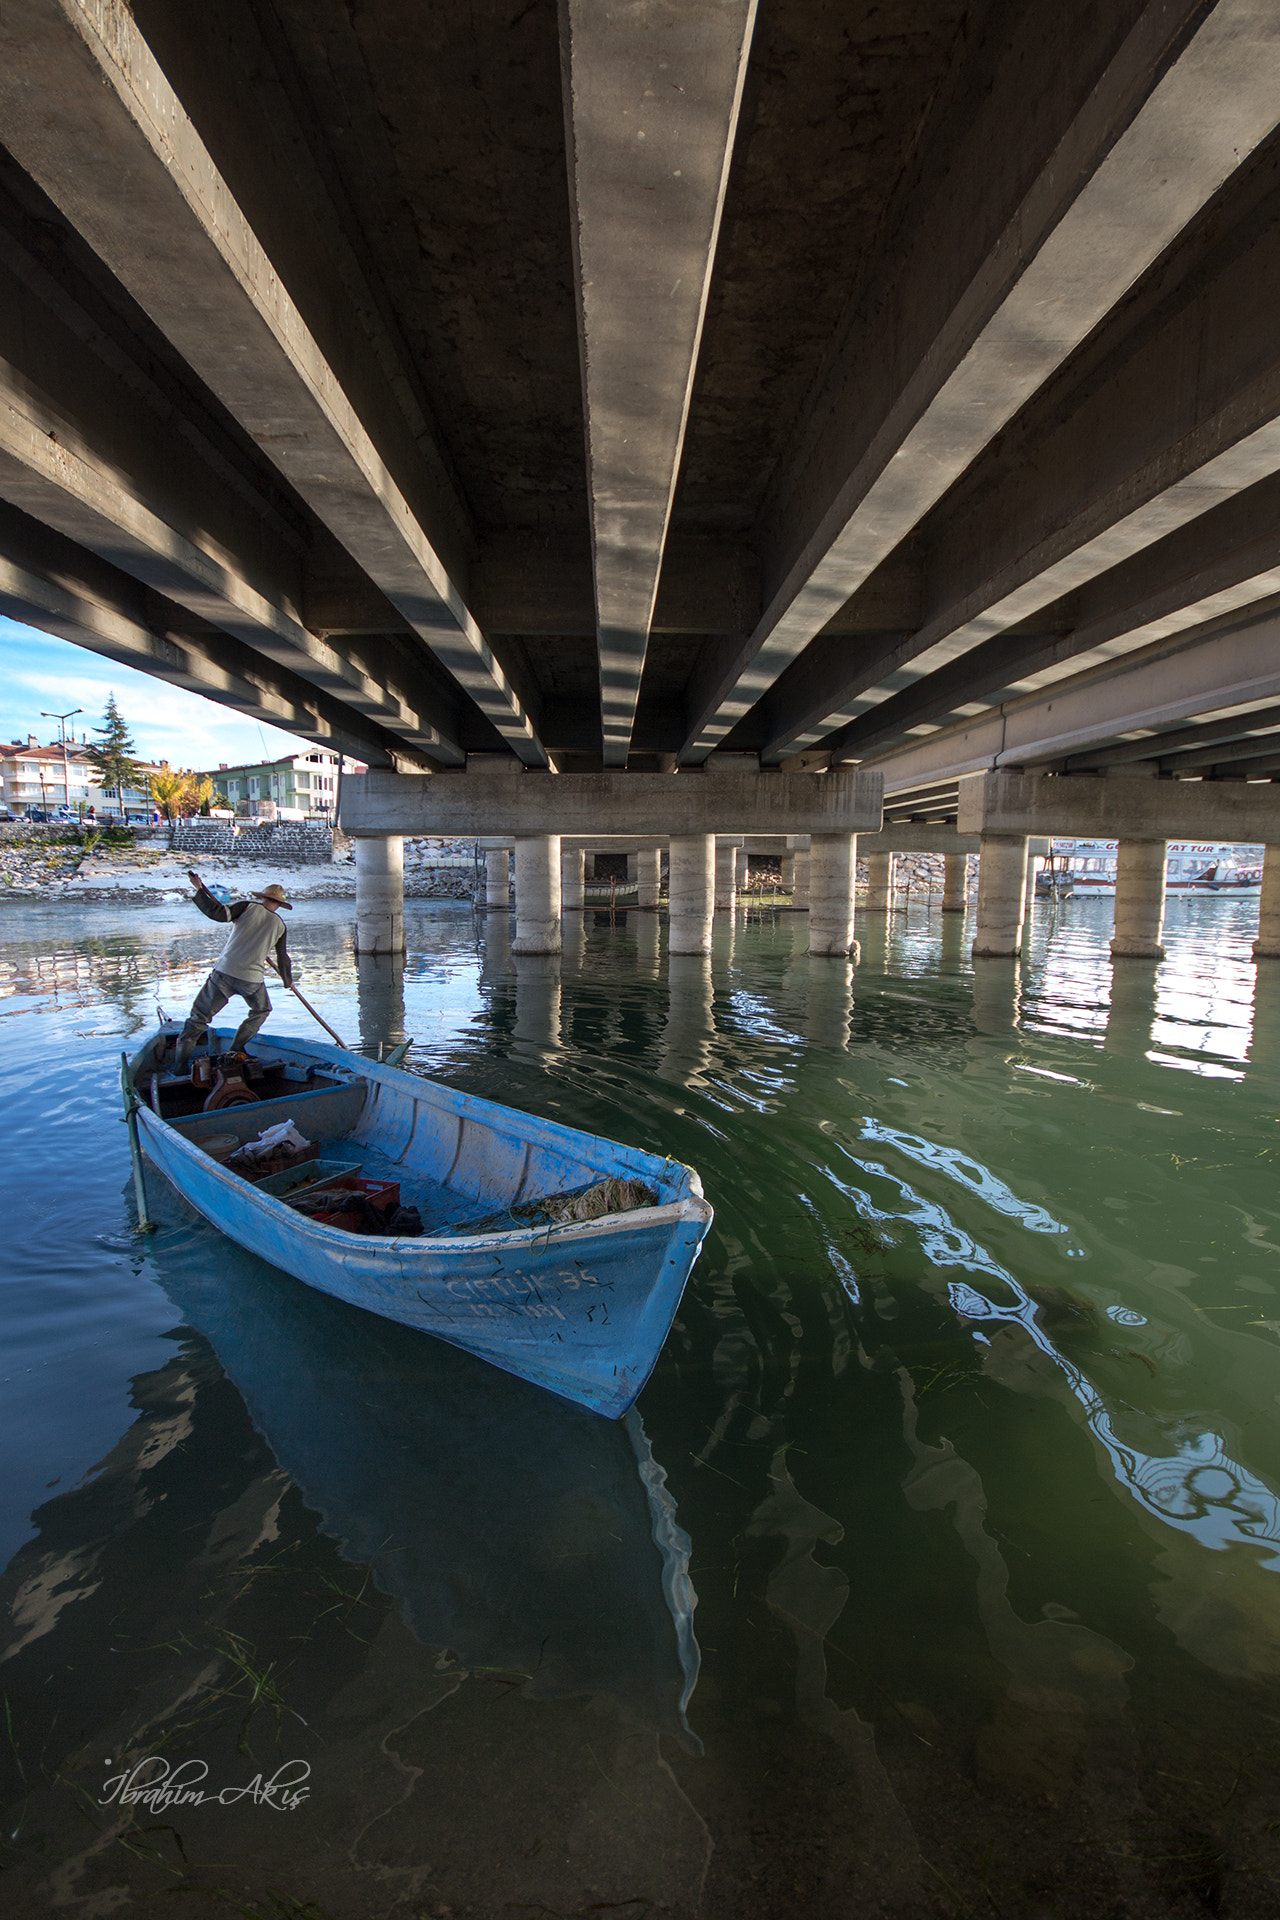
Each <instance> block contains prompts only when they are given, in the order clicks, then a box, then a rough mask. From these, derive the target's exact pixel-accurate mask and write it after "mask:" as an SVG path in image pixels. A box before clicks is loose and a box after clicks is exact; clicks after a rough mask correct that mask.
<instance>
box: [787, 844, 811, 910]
mask: <svg viewBox="0 0 1280 1920" xmlns="http://www.w3.org/2000/svg"><path fill="white" fill-rule="evenodd" d="M795 860H796V883H795V885H794V887H793V888H792V889H791V904H792V906H793V907H794V909H795V911H796V912H797V913H808V911H809V849H808V847H797V848H796V854H795Z"/></svg>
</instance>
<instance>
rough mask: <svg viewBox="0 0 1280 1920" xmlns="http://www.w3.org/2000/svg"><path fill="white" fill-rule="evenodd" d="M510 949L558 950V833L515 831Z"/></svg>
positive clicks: (520, 950)
mask: <svg viewBox="0 0 1280 1920" xmlns="http://www.w3.org/2000/svg"><path fill="white" fill-rule="evenodd" d="M511 951H512V953H559V951H560V835H559V834H558V833H519V834H517V835H516V937H515V939H514V940H513V941H512V942H511Z"/></svg>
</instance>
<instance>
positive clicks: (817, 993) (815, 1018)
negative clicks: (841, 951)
mask: <svg viewBox="0 0 1280 1920" xmlns="http://www.w3.org/2000/svg"><path fill="white" fill-rule="evenodd" d="M852 1011H853V968H852V966H850V965H848V964H847V963H846V962H845V961H843V960H838V959H831V958H829V957H827V956H826V955H823V956H822V957H821V958H819V959H816V960H813V961H812V963H811V964H810V966H809V970H808V979H807V981H806V985H805V1032H806V1034H807V1035H808V1037H809V1039H810V1040H811V1041H812V1042H813V1044H814V1046H815V1047H834V1048H835V1049H837V1050H838V1051H840V1052H843V1051H844V1049H845V1048H847V1046H848V1045H849V1018H850V1015H851V1013H852Z"/></svg>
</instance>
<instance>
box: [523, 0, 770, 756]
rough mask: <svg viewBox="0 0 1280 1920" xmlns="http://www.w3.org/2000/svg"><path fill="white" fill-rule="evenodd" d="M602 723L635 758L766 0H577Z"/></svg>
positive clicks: (574, 117)
mask: <svg viewBox="0 0 1280 1920" xmlns="http://www.w3.org/2000/svg"><path fill="white" fill-rule="evenodd" d="M560 18H561V63H562V67H563V71H564V95H565V124H566V130H567V143H568V151H569V179H570V197H571V202H572V206H571V216H572V229H573V239H574V256H575V266H576V277H577V295H578V315H579V333H580V340H581V349H582V384H583V397H584V406H585V412H586V427H587V485H588V492H589V496H590V502H591V535H592V552H593V557H594V567H595V599H596V619H597V646H598V650H599V660H600V699H601V727H602V731H603V736H604V761H605V765H606V766H625V765H626V761H627V756H628V753H629V752H630V747H631V734H632V729H633V727H634V724H635V712H636V702H637V700H638V698H639V694H640V678H641V675H642V673H643V671H644V661H645V653H646V651H647V648H648V644H649V629H650V625H651V622H652V619H653V611H654V603H655V600H656V598H657V592H658V577H659V574H660V572H661V568H662V552H663V547H664V545H665V543H666V537H667V524H668V521H669V519H670V515H671V503H672V500H673V498H674V495H675V487H676V479H677V476H678V473H679V469H680V454H681V450H682V448H683V446H684V432H685V422H686V420H687V418H688V412H689V401H690V397H691V394H692V391H693V375H694V369H695V367H696V365H697V358H698V346H699V343H700V341H701V338H702V324H703V317H704V315H705V312H706V304H707V292H708V289H709V287H710V283H711V268H712V264H713V262H714V259H715V250H716V241H717V238H718V236H719V232H720V216H721V212H722V209H723V206H724V196H725V188H726V186H727V184H728V179H729V160H730V157H731V155H732V152H733V137H734V132H735V129H736V127H737V122H738V111H739V108H740V106H741V102H742V87H743V82H744V80H745V77H746V67H747V52H748V49H749V47H750V45H751V32H752V28H753V26H754V24H755V0H700V3H699V4H693V5H686V6H683V7H677V8H672V7H671V6H669V5H668V4H666V0H631V4H629V5H627V6H625V7H603V8H602V7H599V6H596V5H593V4H591V0H562V5H561V10H560Z"/></svg>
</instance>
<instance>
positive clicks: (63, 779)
mask: <svg viewBox="0 0 1280 1920" xmlns="http://www.w3.org/2000/svg"><path fill="white" fill-rule="evenodd" d="M68 776H69V777H68ZM101 799H102V788H101V785H100V784H99V780H98V776H97V774H96V773H95V771H94V769H93V767H92V766H91V765H90V764H89V761H88V759H87V758H86V757H85V754H84V751H83V749H82V748H78V747H71V746H68V748H67V758H66V768H65V773H64V767H63V759H62V748H61V747H60V746H52V747H42V746H41V745H40V743H39V741H38V740H37V739H36V737H35V735H34V734H33V733H32V734H28V736H27V740H26V744H25V746H24V745H23V744H22V743H21V742H20V741H13V742H11V743H10V744H9V745H7V746H0V806H4V807H7V808H8V810H9V812H10V813H11V814H13V815H14V816H15V817H16V818H17V819H24V818H25V817H26V816H27V815H28V814H29V813H31V812H33V811H35V812H46V813H48V812H52V811H53V810H54V809H55V808H57V807H70V808H71V809H72V811H73V812H75V813H79V812H80V811H81V810H87V809H88V808H89V807H91V806H94V805H98V804H100V802H101Z"/></svg>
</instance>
